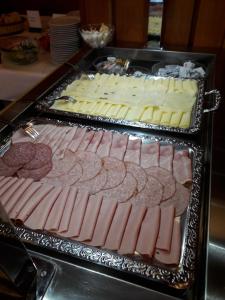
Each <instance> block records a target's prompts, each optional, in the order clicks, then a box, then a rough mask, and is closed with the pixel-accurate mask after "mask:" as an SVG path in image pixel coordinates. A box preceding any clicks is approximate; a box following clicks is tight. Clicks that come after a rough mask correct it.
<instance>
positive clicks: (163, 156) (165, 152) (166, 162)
mask: <svg viewBox="0 0 225 300" xmlns="http://www.w3.org/2000/svg"><path fill="white" fill-rule="evenodd" d="M172 165H173V146H172V145H167V146H160V150H159V166H160V167H161V168H163V169H166V170H168V171H170V172H172V170H173V168H172Z"/></svg>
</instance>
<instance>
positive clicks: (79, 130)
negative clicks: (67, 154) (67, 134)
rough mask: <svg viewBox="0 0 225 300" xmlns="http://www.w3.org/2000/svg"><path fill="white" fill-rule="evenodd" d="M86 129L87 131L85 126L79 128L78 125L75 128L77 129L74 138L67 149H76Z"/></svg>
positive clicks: (74, 150) (73, 150)
mask: <svg viewBox="0 0 225 300" xmlns="http://www.w3.org/2000/svg"><path fill="white" fill-rule="evenodd" d="M86 131H87V129H86V128H85V127H84V128H80V127H78V128H77V131H76V133H75V135H74V138H73V140H72V141H71V143H70V144H69V146H68V150H70V151H72V152H76V151H77V149H78V147H79V145H80V143H81V141H82V140H83V138H84V136H85V134H86Z"/></svg>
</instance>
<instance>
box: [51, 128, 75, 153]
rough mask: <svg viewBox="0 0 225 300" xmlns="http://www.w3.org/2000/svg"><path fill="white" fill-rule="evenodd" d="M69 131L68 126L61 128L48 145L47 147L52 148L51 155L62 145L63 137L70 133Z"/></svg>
mask: <svg viewBox="0 0 225 300" xmlns="http://www.w3.org/2000/svg"><path fill="white" fill-rule="evenodd" d="M70 129H71V127H69V126H66V127H62V128H61V131H60V133H59V134H58V135H57V136H55V137H54V140H53V142H51V143H50V144H49V146H50V147H51V148H52V153H53V154H54V153H55V152H56V150H57V149H59V148H60V146H61V145H62V144H63V140H64V136H65V135H66V134H67V133H68V131H70Z"/></svg>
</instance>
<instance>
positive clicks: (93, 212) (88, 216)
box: [76, 195, 102, 242]
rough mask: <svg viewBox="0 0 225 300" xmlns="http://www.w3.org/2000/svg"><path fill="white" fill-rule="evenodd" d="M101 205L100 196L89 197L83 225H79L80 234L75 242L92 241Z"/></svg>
mask: <svg viewBox="0 0 225 300" xmlns="http://www.w3.org/2000/svg"><path fill="white" fill-rule="evenodd" d="M101 204H102V196H100V195H92V196H90V197H89V201H88V205H87V208H86V211H85V215H84V219H83V223H82V225H81V230H80V234H79V236H78V237H77V238H76V240H78V241H81V242H82V241H90V240H91V239H92V237H93V233H94V230H95V225H96V223H97V219H98V215H99V211H100V207H101Z"/></svg>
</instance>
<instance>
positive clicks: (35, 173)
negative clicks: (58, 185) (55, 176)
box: [17, 162, 52, 181]
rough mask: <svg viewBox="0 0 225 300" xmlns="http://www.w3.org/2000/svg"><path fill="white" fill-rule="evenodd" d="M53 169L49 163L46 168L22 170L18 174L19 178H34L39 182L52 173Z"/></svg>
mask: <svg viewBox="0 0 225 300" xmlns="http://www.w3.org/2000/svg"><path fill="white" fill-rule="evenodd" d="M51 169H52V163H51V162H48V163H47V164H45V165H44V166H42V167H41V168H38V169H33V170H26V169H20V170H19V171H18V172H17V175H18V177H23V178H33V179H34V181H38V180H40V179H42V178H43V177H45V176H46V175H47V174H48V172H50V171H51Z"/></svg>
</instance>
